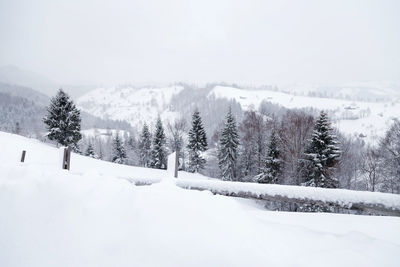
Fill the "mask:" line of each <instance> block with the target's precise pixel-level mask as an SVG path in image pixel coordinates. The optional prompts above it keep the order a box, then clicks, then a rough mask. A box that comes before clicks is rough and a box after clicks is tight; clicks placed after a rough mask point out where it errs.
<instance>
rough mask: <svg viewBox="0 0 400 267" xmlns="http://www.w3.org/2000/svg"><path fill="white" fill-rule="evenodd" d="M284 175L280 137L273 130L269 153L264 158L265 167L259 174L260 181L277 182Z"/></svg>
mask: <svg viewBox="0 0 400 267" xmlns="http://www.w3.org/2000/svg"><path fill="white" fill-rule="evenodd" d="M281 177H282V161H281V159H280V151H279V148H278V137H277V136H276V133H275V131H272V133H271V136H270V140H269V144H268V148H267V155H266V157H265V160H264V168H263V171H262V173H261V174H259V175H257V180H258V182H259V183H268V184H276V183H278V182H279V180H280V179H281Z"/></svg>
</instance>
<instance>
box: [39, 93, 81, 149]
mask: <svg viewBox="0 0 400 267" xmlns="http://www.w3.org/2000/svg"><path fill="white" fill-rule="evenodd" d="M43 121H44V123H45V124H46V125H47V129H48V133H47V137H48V138H49V139H50V140H55V141H56V142H57V143H59V144H61V145H63V146H68V145H69V146H72V148H73V149H74V150H75V151H77V150H78V141H79V140H80V139H81V138H82V135H81V133H80V131H81V115H80V111H79V110H78V109H77V108H76V106H75V104H74V103H73V101H72V100H71V99H70V97H69V96H68V95H67V94H66V93H65V92H64V91H63V90H62V89H60V90H58V92H57V95H56V96H55V97H53V98H52V99H51V100H50V106H49V107H48V108H47V115H46V116H45V117H44V118H43Z"/></svg>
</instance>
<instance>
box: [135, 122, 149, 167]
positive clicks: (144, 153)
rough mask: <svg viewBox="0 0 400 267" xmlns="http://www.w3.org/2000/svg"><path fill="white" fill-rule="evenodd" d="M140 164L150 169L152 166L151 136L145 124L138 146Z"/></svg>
mask: <svg viewBox="0 0 400 267" xmlns="http://www.w3.org/2000/svg"><path fill="white" fill-rule="evenodd" d="M138 149H139V164H140V165H141V166H143V167H150V164H151V134H150V131H149V127H148V126H147V124H146V123H145V124H144V125H143V129H142V133H141V134H140V140H139V144H138Z"/></svg>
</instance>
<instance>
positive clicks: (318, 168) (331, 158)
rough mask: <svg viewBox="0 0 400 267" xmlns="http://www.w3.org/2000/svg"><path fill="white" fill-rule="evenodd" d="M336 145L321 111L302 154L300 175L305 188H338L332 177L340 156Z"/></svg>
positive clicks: (335, 140)
mask: <svg viewBox="0 0 400 267" xmlns="http://www.w3.org/2000/svg"><path fill="white" fill-rule="evenodd" d="M337 144H338V142H337V138H336V136H335V135H333V134H332V128H331V126H330V122H329V120H328V116H327V114H326V113H325V112H324V111H321V114H320V116H319V118H318V120H317V121H316V123H315V127H314V132H313V134H312V138H311V140H309V144H308V146H307V148H306V150H305V152H304V158H303V159H301V174H302V178H303V180H304V181H305V183H304V184H305V185H306V186H314V187H325V188H337V187H338V180H337V179H336V178H334V177H333V172H334V169H335V166H336V165H337V163H338V160H339V157H340V154H341V151H340V149H339V147H338V146H337Z"/></svg>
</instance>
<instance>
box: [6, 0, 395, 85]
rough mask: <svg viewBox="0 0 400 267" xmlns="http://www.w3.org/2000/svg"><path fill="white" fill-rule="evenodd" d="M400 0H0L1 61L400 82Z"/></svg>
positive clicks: (170, 73) (51, 69)
mask: <svg viewBox="0 0 400 267" xmlns="http://www.w3.org/2000/svg"><path fill="white" fill-rule="evenodd" d="M399 14H400V1H382V0H381V1H349V0H347V1H337V0H336V1H333V0H332V1H322V0H319V1H266V0H262V1H250V0H244V1H233V0H230V1H223V0H221V1H218V0H197V1H188V0H182V1H179V0H177V1H166V0H164V1H163V0H160V1H155V0H143V1H136V0H129V1H121V0H111V1H110V0H107V1H90V0H77V1H74V0H68V1H67V0H65V1H56V0H35V1H33V0H28V1H19V0H0V65H7V64H12V65H16V66H18V67H21V68H24V69H27V70H31V71H34V72H38V73H40V74H43V75H45V76H47V77H49V78H51V79H53V80H55V81H58V82H63V83H96V84H99V83H103V84H104V83H106V84H121V83H125V82H133V83H143V82H147V83H148V82H158V83H167V82H174V81H188V82H198V83H200V82H211V81H227V82H242V83H250V84H260V83H264V84H279V83H299V82H302V83H326V84H336V83H345V82H360V81H382V80H385V81H399V80H400V15H399Z"/></svg>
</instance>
